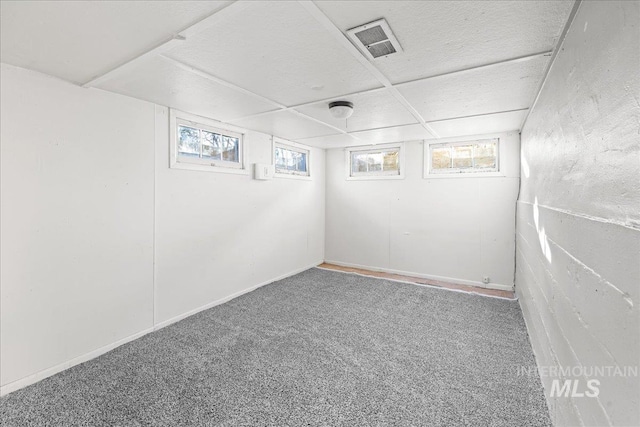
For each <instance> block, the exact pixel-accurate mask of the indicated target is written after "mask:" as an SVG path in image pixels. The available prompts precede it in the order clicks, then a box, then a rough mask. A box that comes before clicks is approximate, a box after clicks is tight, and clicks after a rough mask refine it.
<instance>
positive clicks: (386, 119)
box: [296, 89, 417, 132]
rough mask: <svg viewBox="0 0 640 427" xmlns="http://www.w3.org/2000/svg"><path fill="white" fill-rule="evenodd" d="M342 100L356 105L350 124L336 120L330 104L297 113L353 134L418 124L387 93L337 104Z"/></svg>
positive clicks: (348, 121)
mask: <svg viewBox="0 0 640 427" xmlns="http://www.w3.org/2000/svg"><path fill="white" fill-rule="evenodd" d="M338 99H340V100H344V101H351V102H353V106H354V109H353V115H352V116H351V117H349V119H347V120H344V119H340V120H339V119H335V118H334V117H333V116H332V115H331V113H330V112H329V103H330V101H326V102H319V103H316V104H311V105H306V106H304V107H300V108H296V110H298V111H300V112H302V113H304V114H307V115H309V116H312V117H314V118H316V119H318V120H322V121H323V122H326V123H329V124H331V125H333V126H335V127H338V128H340V129H342V130H344V131H349V132H355V131H360V130H365V129H372V128H382V127H390V126H398V125H406V124H412V123H417V121H416V119H415V118H414V117H413V116H412V115H411V113H409V112H408V111H407V109H406V108H405V107H404V106H403V105H402V104H401V103H400V102H398V101H397V100H396V98H394V97H393V95H391V93H389V91H388V90H387V89H381V90H376V91H373V92H367V93H363V94H357V95H352V96H343V97H340V98H336V99H334V101H335V100H338Z"/></svg>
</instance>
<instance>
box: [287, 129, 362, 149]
mask: <svg viewBox="0 0 640 427" xmlns="http://www.w3.org/2000/svg"><path fill="white" fill-rule="evenodd" d="M297 142H299V143H301V144H306V145H310V146H312V147H319V148H334V147H348V146H351V145H361V144H362V141H360V140H359V139H355V138H354V137H352V136H351V135H347V134H344V133H339V134H337V135H328V136H319V137H316V138H305V139H299V140H298V141H297Z"/></svg>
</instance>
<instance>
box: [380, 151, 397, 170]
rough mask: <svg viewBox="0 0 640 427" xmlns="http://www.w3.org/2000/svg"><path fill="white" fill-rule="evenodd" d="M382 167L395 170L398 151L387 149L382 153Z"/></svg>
mask: <svg viewBox="0 0 640 427" xmlns="http://www.w3.org/2000/svg"><path fill="white" fill-rule="evenodd" d="M383 155H384V157H383V161H382V163H383V169H384V170H385V171H397V170H398V167H399V166H400V164H399V157H400V153H399V152H398V151H388V152H385V153H383Z"/></svg>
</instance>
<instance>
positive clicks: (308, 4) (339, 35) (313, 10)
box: [298, 0, 439, 138]
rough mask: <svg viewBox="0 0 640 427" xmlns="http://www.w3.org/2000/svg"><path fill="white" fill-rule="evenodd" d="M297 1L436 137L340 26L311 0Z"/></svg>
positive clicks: (418, 114) (416, 111)
mask: <svg viewBox="0 0 640 427" xmlns="http://www.w3.org/2000/svg"><path fill="white" fill-rule="evenodd" d="M298 3H299V4H300V5H301V6H302V7H304V8H305V9H306V10H307V12H308V13H309V14H310V15H311V16H312V17H313V18H314V19H316V21H318V22H319V23H320V24H321V25H322V26H323V27H324V28H325V29H326V30H327V31H328V32H329V33H330V34H331V36H333V38H334V39H336V40H337V41H338V42H339V43H340V44H341V45H342V47H344V48H345V50H347V51H348V52H349V53H350V54H351V56H352V57H353V58H355V59H356V60H357V61H358V62H359V63H360V64H362V66H363V67H364V68H365V69H367V70H368V71H369V72H370V73H371V74H373V76H374V77H375V78H377V79H378V81H379V82H380V83H382V84H383V85H384V86H385V87H388V88H389V89H390V90H391V94H392V95H393V96H394V97H395V98H396V100H398V101H399V102H400V103H401V104H402V105H403V106H404V107H405V109H406V110H407V111H408V112H409V113H411V115H412V116H413V117H415V118H416V119H417V120H418V121H419V122H420V124H421V125H422V126H423V127H424V128H425V129H426V130H427V132H429V133H430V134H431V135H433V136H434V137H436V138H438V137H439V136H438V134H437V133H436V132H435V131H434V130H433V129H432V128H431V126H429V125H428V124H426V123H425V121H424V118H423V117H422V116H420V113H418V110H416V109H415V108H414V107H413V106H412V105H411V104H410V103H409V101H407V99H406V98H405V97H404V96H402V94H401V93H400V91H398V89H396V88H395V87H393V85H392V84H391V81H390V80H389V79H388V78H387V77H386V76H385V75H384V74H383V73H382V71H380V70H379V69H378V68H377V67H376V66H375V65H374V64H373V62H371V61H370V60H369V59H368V58H366V57H365V56H364V55H363V54H362V52H360V50H359V49H358V48H357V47H355V46H354V45H353V43H351V41H349V39H347V37H345V35H344V33H343V32H342V30H340V28H338V27H337V26H336V24H335V23H334V22H333V21H331V19H329V17H328V16H327V15H325V14H324V13H323V12H322V11H321V10H320V8H319V7H318V6H317V5H316V4H315V3H314V2H313V1H311V0H298Z"/></svg>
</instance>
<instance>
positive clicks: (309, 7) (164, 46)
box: [81, 0, 578, 141]
mask: <svg viewBox="0 0 640 427" xmlns="http://www.w3.org/2000/svg"><path fill="white" fill-rule="evenodd" d="M297 2H298V3H299V4H300V5H301V6H302V7H303V8H304V9H305V10H306V11H307V12H308V13H309V14H310V15H311V16H312V17H313V18H314V19H316V20H317V21H318V22H319V23H320V24H321V26H322V27H323V28H324V29H325V30H327V32H328V33H330V34H331V35H332V36H333V37H334V38H335V39H336V40H337V41H338V42H339V43H340V44H341V45H342V46H343V47H344V48H345V50H346V51H347V52H349V53H350V54H351V55H352V56H353V57H354V58H355V59H356V60H357V61H358V62H359V63H360V64H362V65H363V66H364V68H365V69H366V70H367V71H369V72H370V73H371V75H373V77H374V78H375V79H377V80H378V81H379V82H380V84H382V85H383V87H378V88H373V89H367V90H361V91H358V92H353V93H349V94H345V95H341V96H334V97H330V98H326V99H321V100H316V101H310V102H305V103H301V104H296V105H284V104H281V103H278V102H276V101H274V100H272V99H269V98H267V97H264V96H262V95H259V94H257V93H255V92H253V91H251V90H248V89H245V88H243V87H240V86H238V85H235V84H233V83H230V82H228V81H225V80H223V79H220V78H218V77H216V76H214V75H212V74H210V73H207V72H205V71H202V70H199V69H197V68H195V67H192V66H190V65H187V64H184V63H182V62H181V61H178V60H176V59H174V58H171V57H169V56H167V55H166V52H167V51H169V50H170V49H173V48H175V47H177V46H179V45H180V43H182V41H183V40H185V39H186V38H187V37H190V36H193V35H195V34H197V33H199V32H201V31H203V30H205V29H207V28H210V27H211V26H212V25H214V24H215V23H216V22H218V21H219V20H221V19H224V18H226V17H229V16H232V15H235V14H237V13H239V12H241V11H243V10H244V9H246V8H247V7H249V6H250V5H251V2H250V1H246V0H236V1H234V2H232V3H230V4H229V5H227V6H225V7H224V8H222V9H219V10H217V11H215V12H213V13H212V14H210V15H208V16H206V17H205V18H203V19H201V20H199V21H197V22H195V23H193V24H191V25H190V26H187V27H186V28H183V29H182V30H181V31H178V32H176V33H175V35H174V36H173V37H172V38H171V39H168V40H165V41H164V42H162V43H160V44H158V45H157V46H155V47H153V48H151V49H150V50H147V51H146V52H143V53H141V54H140V55H138V56H136V57H134V58H131V59H129V60H127V61H125V62H123V63H121V64H120V65H118V66H116V67H114V68H112V69H111V70H109V71H107V72H105V73H103V74H101V75H99V76H97V77H95V78H93V79H92V80H90V81H88V82H86V83H84V84H82V85H81V86H83V87H94V86H96V85H98V84H99V83H101V82H102V81H105V80H108V79H110V78H112V77H114V76H117V75H118V74H119V73H122V72H123V71H126V70H128V69H129V68H130V67H131V66H132V65H134V64H136V63H137V62H139V61H142V60H144V59H145V58H149V57H153V56H159V57H160V58H162V59H163V60H165V61H169V62H171V63H173V64H174V65H175V66H177V67H179V68H181V69H183V70H185V71H188V72H190V73H193V74H195V75H198V76H200V77H202V78H204V79H207V80H210V81H212V82H214V83H218V84H220V85H223V86H226V87H228V88H230V89H233V90H236V91H238V92H241V93H243V94H246V95H249V96H252V97H254V98H256V99H259V100H261V101H263V102H265V103H268V104H271V105H273V106H274V109H273V110H269V111H264V112H260V113H255V114H250V115H246V116H242V117H233V118H224V119H222V120H220V121H221V122H224V123H230V122H233V121H237V120H243V119H248V118H253V117H259V116H263V115H268V114H273V113H277V112H284V111H288V112H291V113H294V114H296V115H297V116H299V117H303V118H305V119H308V120H311V121H313V122H316V123H318V124H321V125H323V126H326V127H328V128H330V129H332V130H334V131H335V132H336V133H335V134H333V135H334V136H335V135H339V134H343V135H346V136H349V137H351V138H352V139H354V140H355V141H361V139H360V138H358V137H357V136H356V135H354V133H356V131H347V130H343V129H341V128H338V127H336V126H334V125H332V124H330V123H327V122H325V121H323V120H320V119H317V118H315V117H311V116H309V115H307V114H305V113H302V112H300V111H298V110H297V109H298V108H301V107H305V106H309V105H314V104H320V103H323V102H328V101H331V100H336V99H340V98H345V97H350V96H357V95H362V94H366V93H373V92H377V91H385V90H386V91H388V92H389V93H390V94H391V95H392V96H393V97H394V98H395V99H396V100H397V101H398V102H399V103H400V104H402V106H403V107H404V108H405V109H406V110H407V111H408V112H409V113H410V114H411V115H412V116H413V117H414V118H415V120H416V121H417V123H416V124H419V125H421V126H422V127H423V128H424V129H425V130H426V131H427V132H428V133H429V134H431V135H432V136H433V137H435V138H439V137H440V136H439V135H438V133H437V132H436V131H435V130H434V129H433V128H432V127H431V126H430V125H429V124H430V123H436V122H443V121H449V120H456V119H463V118H471V117H481V116H490V115H494V114H500V113H505V112H512V111H524V110H530V108H531V107H529V108H523V109H518V110H507V111H499V112H490V113H480V114H474V115H470V116H461V117H450V118H449V117H448V118H445V119H439V120H431V121H426V120H424V118H423V117H422V115H421V114H420V113H419V112H418V111H417V110H416V108H415V107H414V106H413V105H412V104H411V103H410V102H409V101H408V100H407V99H406V98H405V97H404V96H403V95H402V94H401V93H400V91H399V90H398V89H397V87H401V86H403V85H407V84H411V83H415V82H420V81H425V80H429V79H434V78H438V77H443V76H449V75H453V74H459V73H466V72H469V71H475V70H480V69H485V68H488V67H493V66H498V65H501V64H506V63H511V62H520V61H526V60H529V59H532V58H536V57H539V56H552V55H553V53H554V50H555V49H554V50H551V51H543V52H537V53H533V54H527V55H522V56H518V57H515V58H509V59H506V60H501V61H497V62H491V63H487V64H481V65H476V66H472V67H468V68H464V69H458V70H453V71H449V72H445V73H439V74H436V75H431V76H426V77H421V78H417V79H412V80H408V81H403V82H399V83H395V84H394V83H391V81H390V80H389V79H388V78H387V77H386V76H385V75H384V74H383V73H382V72H381V71H380V70H379V69H378V68H377V67H376V66H375V64H373V62H372V61H371V60H369V59H367V58H366V57H365V56H364V55H362V53H361V52H360V51H359V50H358V49H357V48H356V47H355V46H354V45H353V44H352V43H351V42H350V41H349V39H348V38H347V37H346V36H345V35H344V33H343V32H342V30H340V29H339V28H338V27H337V26H336V25H335V24H334V23H333V22H332V21H331V19H330V18H328V17H327V16H326V15H325V14H324V12H323V11H322V10H320V9H319V8H318V6H317V5H316V4H315V3H314V1H312V0H298V1H297ZM577 3H578V2H577ZM555 48H556V49H557V45H556V46H555ZM525 121H526V119H525ZM402 126H404V125H402ZM402 126H383V127H380V128H372V129H367V130H377V129H386V128H390V127H402ZM302 139H304V138H302Z"/></svg>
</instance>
